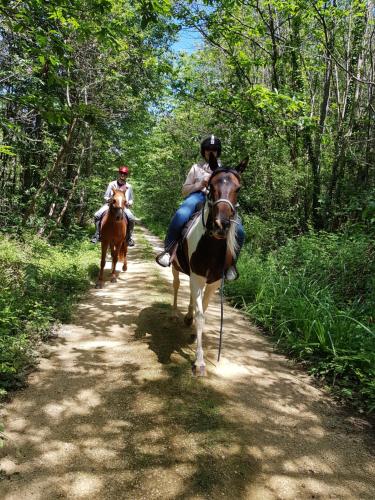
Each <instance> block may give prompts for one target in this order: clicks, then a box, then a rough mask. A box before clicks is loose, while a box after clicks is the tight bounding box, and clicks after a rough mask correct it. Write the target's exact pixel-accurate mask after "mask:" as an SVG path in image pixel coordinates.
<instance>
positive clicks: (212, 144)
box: [201, 134, 221, 158]
mask: <svg viewBox="0 0 375 500" xmlns="http://www.w3.org/2000/svg"><path fill="white" fill-rule="evenodd" d="M206 150H208V151H217V157H218V158H219V156H220V155H221V141H220V139H218V138H217V137H215V136H214V135H213V134H212V135H210V136H209V137H206V139H203V141H202V142H201V155H202V156H203V158H204V152H205V151H206Z"/></svg>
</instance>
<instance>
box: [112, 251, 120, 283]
mask: <svg viewBox="0 0 375 500" xmlns="http://www.w3.org/2000/svg"><path fill="white" fill-rule="evenodd" d="M118 252H119V248H118V245H113V246H112V245H111V253H112V271H111V283H117V276H116V264H117V261H118Z"/></svg>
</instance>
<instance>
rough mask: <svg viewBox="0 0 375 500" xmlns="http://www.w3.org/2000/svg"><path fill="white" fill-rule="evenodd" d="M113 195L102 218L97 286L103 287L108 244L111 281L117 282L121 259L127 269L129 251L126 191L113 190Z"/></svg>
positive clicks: (123, 268)
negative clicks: (110, 259) (125, 210)
mask: <svg viewBox="0 0 375 500" xmlns="http://www.w3.org/2000/svg"><path fill="white" fill-rule="evenodd" d="M112 193H113V195H112V198H111V200H110V201H109V210H108V212H107V213H106V214H104V217H103V219H102V223H101V238H100V240H101V243H102V259H101V262H100V272H99V277H98V281H97V283H96V288H103V269H104V266H105V258H106V254H107V250H108V246H109V247H110V248H111V255H112V272H111V282H112V283H116V281H117V278H116V264H117V261H118V260H119V261H120V262H121V261H124V265H123V266H122V270H123V271H126V270H127V267H128V265H127V261H126V254H127V252H128V243H127V241H126V231H127V228H128V221H127V219H126V217H125V214H124V209H125V207H126V198H125V192H124V191H120V190H119V189H116V190H115V189H114V190H113V191H112Z"/></svg>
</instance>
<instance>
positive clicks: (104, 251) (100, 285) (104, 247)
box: [96, 242, 108, 288]
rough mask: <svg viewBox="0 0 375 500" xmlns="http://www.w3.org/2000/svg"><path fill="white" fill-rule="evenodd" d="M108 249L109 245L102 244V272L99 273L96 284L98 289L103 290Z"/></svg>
mask: <svg viewBox="0 0 375 500" xmlns="http://www.w3.org/2000/svg"><path fill="white" fill-rule="evenodd" d="M107 249H108V243H106V242H102V258H101V261H100V271H99V276H98V280H97V282H96V288H103V270H104V266H105V258H106V255H107Z"/></svg>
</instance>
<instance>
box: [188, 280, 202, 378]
mask: <svg viewBox="0 0 375 500" xmlns="http://www.w3.org/2000/svg"><path fill="white" fill-rule="evenodd" d="M205 284H206V278H204V277H202V276H198V275H197V274H194V273H192V274H191V276H190V292H191V297H192V300H193V303H194V309H195V328H196V333H197V353H196V359H195V364H194V367H193V373H194V374H196V375H198V376H201V377H202V376H204V375H206V363H205V362H204V355H203V344H202V337H203V328H204V312H203V289H204V286H205Z"/></svg>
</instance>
